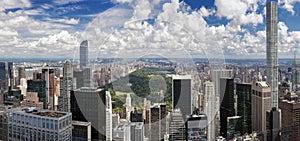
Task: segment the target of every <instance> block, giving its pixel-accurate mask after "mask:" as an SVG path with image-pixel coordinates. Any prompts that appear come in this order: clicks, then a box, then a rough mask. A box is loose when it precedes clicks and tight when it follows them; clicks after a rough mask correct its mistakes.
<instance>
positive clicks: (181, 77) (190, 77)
mask: <svg viewBox="0 0 300 141" xmlns="http://www.w3.org/2000/svg"><path fill="white" fill-rule="evenodd" d="M172 79H192V76H191V75H172Z"/></svg>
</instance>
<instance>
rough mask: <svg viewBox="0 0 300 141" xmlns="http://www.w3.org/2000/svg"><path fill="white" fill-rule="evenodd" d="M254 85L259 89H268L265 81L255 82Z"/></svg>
mask: <svg viewBox="0 0 300 141" xmlns="http://www.w3.org/2000/svg"><path fill="white" fill-rule="evenodd" d="M256 85H257V86H259V87H261V88H268V87H270V85H269V84H268V83H267V82H266V81H257V82H256Z"/></svg>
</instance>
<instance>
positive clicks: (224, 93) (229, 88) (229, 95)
mask: <svg viewBox="0 0 300 141" xmlns="http://www.w3.org/2000/svg"><path fill="white" fill-rule="evenodd" d="M220 94H221V95H220V100H221V101H220V103H221V104H220V105H221V107H220V122H221V129H220V135H221V136H223V137H225V138H227V118H228V117H232V116H234V115H235V109H234V81H233V79H232V78H221V79H220Z"/></svg>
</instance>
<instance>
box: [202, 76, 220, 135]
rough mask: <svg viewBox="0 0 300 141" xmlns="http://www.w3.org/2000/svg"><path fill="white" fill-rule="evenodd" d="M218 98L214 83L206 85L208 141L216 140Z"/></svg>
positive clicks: (205, 103) (205, 107) (205, 104)
mask: <svg viewBox="0 0 300 141" xmlns="http://www.w3.org/2000/svg"><path fill="white" fill-rule="evenodd" d="M216 100H217V97H216V94H215V88H214V83H212V82H209V81H208V82H205V83H204V113H205V114H206V115H207V124H208V129H207V132H208V133H207V140H209V141H212V140H215V139H216V136H217V135H216V116H217V110H218V108H219V107H216V105H217V103H216V102H217V101H216Z"/></svg>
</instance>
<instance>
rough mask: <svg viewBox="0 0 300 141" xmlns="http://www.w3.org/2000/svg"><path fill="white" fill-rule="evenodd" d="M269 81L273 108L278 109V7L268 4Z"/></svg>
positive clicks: (275, 3)
mask: <svg viewBox="0 0 300 141" xmlns="http://www.w3.org/2000/svg"><path fill="white" fill-rule="evenodd" d="M266 19H267V27H266V33H267V43H266V44H267V79H268V83H269V84H270V85H271V88H272V107H275V108H276V109H278V27H277V24H278V5H277V2H276V1H270V2H268V3H267V18H266Z"/></svg>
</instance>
